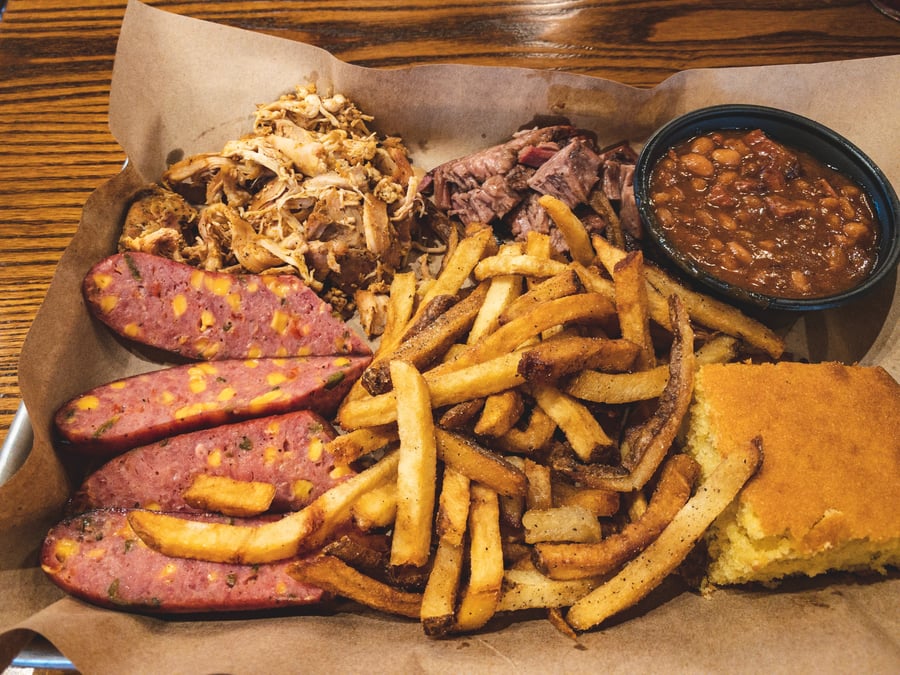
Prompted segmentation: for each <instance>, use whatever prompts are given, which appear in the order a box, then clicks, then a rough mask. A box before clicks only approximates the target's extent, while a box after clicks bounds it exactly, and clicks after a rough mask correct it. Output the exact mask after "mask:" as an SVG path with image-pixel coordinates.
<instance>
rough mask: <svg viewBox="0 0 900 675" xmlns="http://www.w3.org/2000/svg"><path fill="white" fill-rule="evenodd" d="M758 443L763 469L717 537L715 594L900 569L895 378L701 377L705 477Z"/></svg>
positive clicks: (876, 373) (710, 371)
mask: <svg viewBox="0 0 900 675" xmlns="http://www.w3.org/2000/svg"><path fill="white" fill-rule="evenodd" d="M757 435H761V436H762V439H763V463H762V466H761V467H760V469H759V471H758V472H757V474H756V476H754V477H753V478H752V479H751V480H750V481H749V482H748V483H747V485H746V486H745V487H744V489H743V490H742V491H741V493H740V494H739V495H738V498H737V499H735V501H734V502H733V503H732V504H731V506H729V508H728V509H727V510H726V511H725V512H724V513H723V514H722V515H721V516H720V517H719V518H718V519H717V520H716V522H715V523H713V525H712V526H711V527H710V529H709V532H708V533H707V545H708V550H709V555H710V565H709V568H708V570H707V579H708V581H709V582H710V583H712V584H716V585H729V584H743V583H748V582H764V583H770V582H777V581H778V580H780V579H782V578H784V577H787V576H793V575H804V574H805V575H807V576H815V575H818V574H822V573H824V572H828V571H831V570H845V571H868V570H874V571H877V572H881V573H884V572H886V568H887V567H889V566H900V517H898V511H897V507H898V505H900V385H898V384H897V382H896V381H894V379H893V378H892V377H891V376H890V375H889V374H888V373H887V372H886V371H885V370H884V369H882V368H880V367H860V366H846V365H843V364H839V363H824V364H802V363H789V362H783V363H777V364H761V365H753V364H716V365H706V366H702V367H701V368H700V369H699V371H698V374H697V379H696V383H695V392H694V403H693V404H692V408H691V415H690V422H689V427H688V431H687V435H686V446H687V451H688V452H689V453H690V454H691V455H693V456H694V458H695V459H696V460H697V461H698V463H699V464H700V465H701V468H702V472H703V475H704V476H705V475H706V474H707V473H708V472H709V471H711V470H712V469H713V468H714V467H715V465H716V464H717V463H718V462H719V459H720V458H721V457H723V456H725V455H727V454H728V453H729V452H730V451H731V449H732V448H734V447H739V446H741V445H743V444H746V443H749V442H750V440H751V439H752V438H753V437H755V436H757Z"/></svg>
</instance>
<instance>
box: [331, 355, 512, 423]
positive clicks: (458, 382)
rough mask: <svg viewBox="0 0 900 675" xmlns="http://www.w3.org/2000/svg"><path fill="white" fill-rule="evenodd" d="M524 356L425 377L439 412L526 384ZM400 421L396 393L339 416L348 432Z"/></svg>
mask: <svg viewBox="0 0 900 675" xmlns="http://www.w3.org/2000/svg"><path fill="white" fill-rule="evenodd" d="M521 358H522V354H521V353H518V352H512V353H508V354H503V355H502V356H498V357H497V358H494V359H491V360H489V361H487V362H484V363H480V364H475V365H473V366H469V367H466V368H459V369H454V370H451V371H450V372H444V371H443V370H441V367H440V366H437V367H435V368H432V369H431V370H429V371H428V372H426V373H424V374H423V377H424V378H425V381H426V382H427V383H428V389H429V391H430V393H431V403H432V405H433V406H434V407H435V408H442V407H444V406H447V405H453V404H455V403H461V402H462V401H468V400H470V399H473V398H481V397H484V396H489V395H490V394H496V393H498V392H501V391H506V390H507V389H512V388H514V387H517V386H519V385H520V384H522V383H523V382H524V381H525V378H523V377H522V376H521V375H519V372H518V367H519V360H520V359H521ZM396 420H397V395H396V392H394V391H389V392H388V393H386V394H379V395H378V396H372V397H370V398H368V399H358V400H355V401H349V402H348V403H347V404H346V405H345V406H344V407H343V408H342V409H341V411H340V412H339V413H338V421H339V422H340V424H341V426H342V427H343V428H345V429H359V428H360V427H367V426H379V425H382V424H389V423H391V422H395V421H396Z"/></svg>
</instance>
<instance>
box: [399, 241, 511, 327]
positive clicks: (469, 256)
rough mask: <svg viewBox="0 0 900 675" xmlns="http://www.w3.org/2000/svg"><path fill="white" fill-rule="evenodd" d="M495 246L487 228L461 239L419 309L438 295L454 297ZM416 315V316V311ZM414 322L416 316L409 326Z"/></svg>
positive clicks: (445, 261) (423, 298) (421, 301)
mask: <svg viewBox="0 0 900 675" xmlns="http://www.w3.org/2000/svg"><path fill="white" fill-rule="evenodd" d="M496 246H497V242H496V240H495V239H494V231H493V230H492V229H491V228H490V227H487V226H484V227H482V228H480V229H478V230H477V231H475V232H472V233H471V234H467V235H466V236H465V237H463V238H462V239H461V240H460V242H459V244H457V245H456V248H454V249H453V251H452V252H451V253H450V255H449V256H448V257H447V258H445V260H444V267H443V269H441V272H440V274H439V275H438V277H437V279H435V281H434V283H433V284H432V285H431V286H430V287H429V288H428V291H427V292H426V293H425V294H424V295H423V296H422V299H421V300H420V301H419V307H420V309H421V308H424V307H425V306H427V304H428V302H429V301H430V300H431V299H432V298H435V297H437V296H439V295H456V294H457V293H458V292H459V289H461V288H462V287H463V285H464V284H465V283H466V281H467V280H468V279H469V275H470V274H471V273H472V270H473V269H474V268H475V266H476V265H477V264H478V262H479V261H480V260H481V259H482V258H483V257H484V256H485V255H487V254H490V253H493V252H494V250H496ZM416 313H417V314H418V310H417V312H416ZM415 321H416V316H415V315H413V318H412V319H411V320H410V322H409V324H413V323H415Z"/></svg>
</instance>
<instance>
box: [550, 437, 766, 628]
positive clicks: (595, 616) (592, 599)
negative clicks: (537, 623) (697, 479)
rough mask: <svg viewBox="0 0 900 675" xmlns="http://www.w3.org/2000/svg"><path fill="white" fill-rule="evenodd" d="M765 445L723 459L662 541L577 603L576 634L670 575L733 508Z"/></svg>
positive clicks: (569, 617)
mask: <svg viewBox="0 0 900 675" xmlns="http://www.w3.org/2000/svg"><path fill="white" fill-rule="evenodd" d="M762 453H763V450H762V440H761V439H759V438H756V439H755V440H754V441H753V442H752V443H750V444H749V445H747V447H746V448H745V449H744V451H743V452H741V451H737V452H734V453H733V454H730V455H728V456H726V457H725V458H723V459H722V461H721V462H720V463H719V465H718V466H717V467H716V468H715V469H714V470H713V471H712V473H710V474H709V476H708V477H707V479H706V480H705V481H704V482H703V483H701V484H700V486H699V487H698V488H697V491H696V493H695V494H694V496H693V497H691V498H690V499H689V500H688V501H687V503H686V504H685V505H684V506H683V507H682V508H681V509H680V510H679V511H678V513H677V514H675V517H674V518H673V519H672V521H671V522H670V523H669V524H668V525H667V526H666V528H665V529H664V530H663V531H662V533H661V534H660V535H659V537H657V538H656V540H654V542H653V543H652V544H650V545H649V546H648V547H647V548H646V549H644V551H642V552H641V553H640V555H638V556H637V557H636V558H634V559H633V560H631V561H630V562H629V563H628V564H626V565H625V567H624V568H623V569H622V570H621V571H620V572H619V573H618V574H617V575H616V576H614V577H613V578H612V579H610V580H609V581H607V582H605V583H603V584H602V585H600V586H598V587H597V588H596V589H594V590H593V591H591V592H590V593H589V594H588V595H586V596H584V597H583V598H581V599H580V600H579V601H578V602H576V603H575V604H574V605H572V607H571V608H570V609H569V611H568V612H567V614H566V621H567V622H568V623H569V625H570V626H572V627H573V628H574V629H575V630H579V631H585V630H588V629H589V628H592V627H593V626H596V625H598V624H600V623H602V622H603V621H605V620H606V619H608V618H609V617H611V616H613V615H615V614H617V613H619V612H620V611H622V610H623V609H626V608H628V607H631V606H632V605H635V604H636V603H638V602H639V601H640V600H642V599H643V598H644V597H645V596H647V595H648V594H649V593H650V591H652V590H653V589H654V588H656V587H657V586H658V585H659V584H660V583H661V582H662V581H663V579H665V578H666V577H667V576H668V575H669V574H671V573H672V572H673V571H674V570H675V569H676V568H677V567H678V566H679V565H680V564H681V563H682V562H683V561H684V559H685V558H686V557H687V555H688V554H689V553H690V552H691V549H692V548H693V547H694V545H695V544H696V543H697V541H698V540H699V539H700V538H701V537H702V536H703V533H704V532H706V529H707V528H708V527H709V526H710V524H711V523H712V522H713V521H714V520H715V519H716V518H717V517H718V516H719V514H720V513H722V511H724V510H725V508H726V507H727V506H728V505H729V504H730V503H731V501H732V500H733V499H734V497H735V496H736V495H737V493H738V492H739V491H740V490H741V488H742V487H743V486H744V484H745V483H746V482H747V481H748V480H749V479H750V478H751V477H752V476H753V474H754V473H756V470H757V468H758V467H759V464H760V462H761V461H762Z"/></svg>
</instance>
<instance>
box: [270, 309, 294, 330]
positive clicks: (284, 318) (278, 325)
mask: <svg viewBox="0 0 900 675" xmlns="http://www.w3.org/2000/svg"><path fill="white" fill-rule="evenodd" d="M289 319H290V317H289V316H288V315H287V313H285V312H281V311H279V310H277V309H276V310H275V311H274V312H272V320H271V321H270V322H269V326H271V327H272V330H274V331H275V332H276V333H278V334H279V335H284V333H285V331H287V327H288V321H289Z"/></svg>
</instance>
